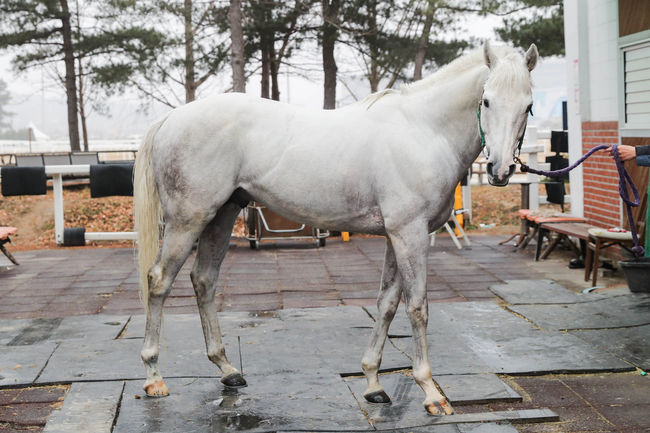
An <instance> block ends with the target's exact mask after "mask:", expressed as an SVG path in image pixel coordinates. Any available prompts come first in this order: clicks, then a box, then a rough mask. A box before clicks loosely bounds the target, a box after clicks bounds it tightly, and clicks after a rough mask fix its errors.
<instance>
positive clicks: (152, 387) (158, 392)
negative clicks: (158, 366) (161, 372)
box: [144, 380, 169, 397]
mask: <svg viewBox="0 0 650 433" xmlns="http://www.w3.org/2000/svg"><path fill="white" fill-rule="evenodd" d="M144 392H146V393H147V396H148V397H167V396H168V395H169V389H167V385H165V382H163V381H162V380H161V381H159V382H154V383H152V384H149V385H147V386H145V387H144Z"/></svg>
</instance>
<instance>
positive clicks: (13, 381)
mask: <svg viewBox="0 0 650 433" xmlns="http://www.w3.org/2000/svg"><path fill="white" fill-rule="evenodd" d="M56 348H57V345H56V344H55V343H38V344H34V345H31V346H3V347H2V350H0V386H9V385H23V384H30V383H32V382H34V380H36V378H37V377H38V374H39V373H40V372H41V370H42V369H43V367H44V366H45V364H46V363H47V362H48V359H49V358H50V356H51V355H52V353H53V352H54V351H55V349H56Z"/></svg>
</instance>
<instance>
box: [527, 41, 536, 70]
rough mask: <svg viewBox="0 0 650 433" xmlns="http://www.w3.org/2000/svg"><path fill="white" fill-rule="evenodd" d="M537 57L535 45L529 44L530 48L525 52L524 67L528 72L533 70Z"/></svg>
mask: <svg viewBox="0 0 650 433" xmlns="http://www.w3.org/2000/svg"><path fill="white" fill-rule="evenodd" d="M538 56H539V53H538V52H537V46H536V45H535V44H530V48H528V51H526V66H527V67H528V70H529V71H532V70H533V69H535V65H536V64H537V57H538Z"/></svg>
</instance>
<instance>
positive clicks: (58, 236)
mask: <svg viewBox="0 0 650 433" xmlns="http://www.w3.org/2000/svg"><path fill="white" fill-rule="evenodd" d="M52 190H53V192H54V238H55V240H56V243H57V244H59V245H61V244H62V243H63V226H64V220H63V175H62V174H61V173H55V174H53V175H52Z"/></svg>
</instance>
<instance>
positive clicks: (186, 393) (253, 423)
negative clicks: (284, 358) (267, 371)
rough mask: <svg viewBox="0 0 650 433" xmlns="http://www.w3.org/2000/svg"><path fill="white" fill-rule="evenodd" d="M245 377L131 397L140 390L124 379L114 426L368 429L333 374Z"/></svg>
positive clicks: (179, 382)
mask: <svg viewBox="0 0 650 433" xmlns="http://www.w3.org/2000/svg"><path fill="white" fill-rule="evenodd" d="M247 379H248V386H247V387H246V388H240V389H238V390H225V389H224V388H223V385H221V383H219V381H218V380H214V379H170V380H169V381H168V384H169V385H170V387H171V388H172V389H175V390H177V391H176V392H172V393H171V394H170V396H169V397H167V398H163V399H150V398H140V399H135V398H133V396H134V395H136V394H138V395H141V394H142V391H141V390H140V388H139V386H138V384H137V383H134V382H129V383H127V386H126V388H125V390H124V397H123V399H122V405H121V408H120V416H119V418H118V420H117V423H116V425H115V428H114V430H113V431H114V432H115V433H122V432H128V433H131V432H133V431H138V432H158V431H161V430H164V431H183V432H188V433H192V432H197V433H198V432H205V431H215V432H221V431H230V430H235V429H236V430H245V431H249V432H266V431H276V430H280V429H288V430H292V431H295V430H307V431H314V430H338V431H341V430H344V429H345V430H346V431H348V430H349V431H355V430H357V431H363V430H370V429H371V427H370V425H369V424H368V422H367V421H366V419H365V417H364V416H363V414H362V413H361V411H360V410H359V407H358V405H357V403H356V401H355V400H354V398H353V397H352V395H351V394H350V392H349V390H348V389H347V387H346V386H345V384H344V383H343V381H342V380H341V379H340V378H338V377H337V376H335V375H327V376H324V375H321V374H319V372H314V373H313V374H310V375H304V376H302V375H299V376H296V375H286V374H281V375H275V376H251V377H248V378H247ZM162 414H165V417H164V419H163V417H162V416H161V415H162ZM289 414H291V415H289ZM163 423H164V424H163Z"/></svg>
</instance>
